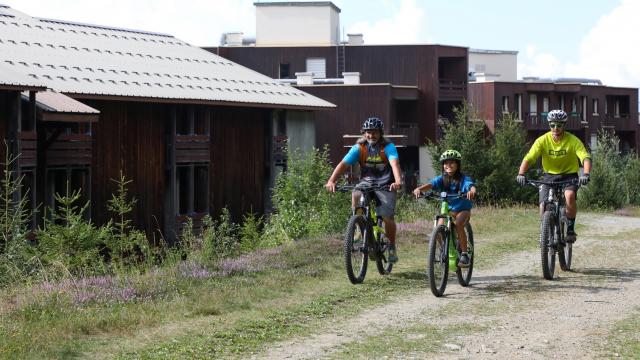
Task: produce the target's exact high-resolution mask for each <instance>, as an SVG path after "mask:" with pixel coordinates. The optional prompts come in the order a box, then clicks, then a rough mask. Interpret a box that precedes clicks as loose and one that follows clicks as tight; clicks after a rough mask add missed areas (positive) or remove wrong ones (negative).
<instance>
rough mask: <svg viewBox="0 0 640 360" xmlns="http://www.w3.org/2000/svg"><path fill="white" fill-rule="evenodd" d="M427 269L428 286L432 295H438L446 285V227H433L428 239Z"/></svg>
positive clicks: (447, 256) (447, 259) (447, 266)
mask: <svg viewBox="0 0 640 360" xmlns="http://www.w3.org/2000/svg"><path fill="white" fill-rule="evenodd" d="M427 261H428V264H427V271H428V275H429V286H430V287H431V292H432V293H433V295H435V296H437V297H440V296H442V295H443V294H444V289H445V288H446V287H447V279H448V276H449V251H448V249H447V229H446V227H444V225H440V226H438V227H436V228H435V229H433V232H432V233H431V238H430V239H429V256H428V259H427Z"/></svg>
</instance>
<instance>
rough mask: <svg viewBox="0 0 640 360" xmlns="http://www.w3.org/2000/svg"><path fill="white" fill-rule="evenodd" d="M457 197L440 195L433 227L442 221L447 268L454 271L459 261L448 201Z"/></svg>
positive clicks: (453, 224)
mask: <svg viewBox="0 0 640 360" xmlns="http://www.w3.org/2000/svg"><path fill="white" fill-rule="evenodd" d="M457 197H459V195H455V196H451V195H447V193H446V192H443V193H440V213H439V214H438V215H436V216H435V218H434V222H433V227H434V228H435V227H437V226H439V225H438V222H439V220H440V219H444V226H445V228H446V229H447V230H446V233H447V244H445V245H446V246H445V247H444V248H446V249H447V257H448V258H449V268H450V269H455V268H456V267H457V266H458V259H460V252H459V251H458V238H457V237H456V229H455V223H454V221H453V216H452V215H451V211H450V210H449V202H448V201H447V200H448V199H453V198H457Z"/></svg>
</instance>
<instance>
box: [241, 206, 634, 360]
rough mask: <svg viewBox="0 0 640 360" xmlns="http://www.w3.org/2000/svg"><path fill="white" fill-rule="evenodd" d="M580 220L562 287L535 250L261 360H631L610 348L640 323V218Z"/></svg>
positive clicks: (345, 321)
mask: <svg viewBox="0 0 640 360" xmlns="http://www.w3.org/2000/svg"><path fill="white" fill-rule="evenodd" d="M578 222H579V223H581V224H583V225H582V226H581V227H579V228H578V230H579V231H578V233H579V238H578V242H577V243H576V244H575V246H574V258H573V264H572V268H573V271H570V272H563V271H562V270H560V268H559V266H558V265H556V279H554V280H553V281H546V280H544V279H542V275H541V269H540V259H539V257H540V253H539V250H538V249H537V248H535V249H534V248H532V247H530V248H529V250H526V251H519V252H517V253H513V254H510V255H509V256H508V257H503V258H502V259H500V260H498V261H495V262H493V263H492V262H490V261H489V262H487V261H484V262H481V263H480V265H479V266H478V267H476V268H475V269H474V274H473V278H472V282H471V286H470V287H467V288H463V287H461V286H459V285H458V283H457V280H456V278H455V273H454V274H453V276H451V277H450V279H449V284H448V286H447V289H446V292H445V296H444V297H442V298H435V297H434V296H433V295H432V294H431V292H430V291H429V290H428V288H424V289H420V291H417V292H414V293H411V294H410V295H406V294H405V295H402V296H398V297H396V298H393V299H392V300H391V301H388V302H387V303H386V304H385V305H377V306H375V307H368V308H364V309H362V310H361V311H359V312H358V313H355V314H351V315H348V316H345V317H343V318H341V319H340V320H337V321H336V322H334V323H333V324H328V325H326V326H323V327H322V328H319V329H317V330H316V331H315V332H313V333H312V334H310V335H308V336H304V337H294V338H289V339H287V340H284V341H280V342H278V343H274V344H271V345H270V346H269V347H268V348H267V349H265V350H264V351H262V352H260V353H257V354H254V358H255V359H318V358H337V359H338V358H390V359H393V358H401V359H421V358H444V359H448V358H452V359H457V358H472V359H505V358H509V359H548V358H561V359H568V358H575V359H596V358H616V357H618V356H621V357H624V356H623V355H622V354H618V353H617V352H616V350H615V349H612V348H611V347H609V346H608V343H609V342H610V341H611V338H612V337H620V336H622V337H625V336H626V335H628V334H624V331H627V330H624V329H619V328H617V327H616V324H619V322H621V321H626V320H628V319H631V318H636V317H637V316H638V315H640V263H639V262H638V261H637V259H638V257H639V255H640V253H638V249H639V248H640V235H639V234H640V218H634V217H624V216H614V215H599V214H598V215H596V214H585V215H581V217H580V219H579V220H578ZM400 242H402V238H401V239H400ZM489 243H491V239H486V238H483V235H482V232H481V231H477V232H476V244H477V253H478V256H479V257H480V256H483V255H487V256H488V254H486V253H485V252H483V246H485V244H489ZM401 261H402V258H401ZM373 270H375V268H373V269H370V271H373ZM402 272H403V268H402V262H400V263H399V266H398V267H397V270H396V269H394V274H392V275H391V279H390V280H389V281H402V279H403V277H402V276H403V275H402ZM367 276H368V277H369V276H371V277H375V276H378V275H377V274H373V272H371V275H369V274H368V275H367ZM394 278H395V279H394ZM345 281H347V280H346V279H345ZM366 281H367V280H365V282H366ZM631 336H636V335H631ZM635 339H637V337H635Z"/></svg>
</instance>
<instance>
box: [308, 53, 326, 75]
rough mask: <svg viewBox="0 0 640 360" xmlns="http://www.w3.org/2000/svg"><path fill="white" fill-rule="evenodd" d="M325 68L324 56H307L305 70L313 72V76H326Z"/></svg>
mask: <svg viewBox="0 0 640 360" xmlns="http://www.w3.org/2000/svg"><path fill="white" fill-rule="evenodd" d="M326 69H327V66H326V60H325V59H324V58H307V72H310V73H313V77H314V78H320V79H324V78H326V77H327V70H326Z"/></svg>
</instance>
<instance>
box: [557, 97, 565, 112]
mask: <svg viewBox="0 0 640 360" xmlns="http://www.w3.org/2000/svg"><path fill="white" fill-rule="evenodd" d="M558 104H559V109H560V110H562V111H564V95H560V96H559V97H558Z"/></svg>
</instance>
